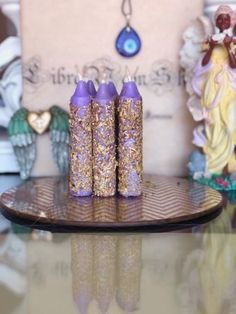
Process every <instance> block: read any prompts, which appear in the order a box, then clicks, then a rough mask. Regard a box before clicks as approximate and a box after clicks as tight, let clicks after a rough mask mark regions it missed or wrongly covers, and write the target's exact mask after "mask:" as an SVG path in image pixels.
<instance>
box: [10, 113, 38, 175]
mask: <svg viewBox="0 0 236 314" xmlns="http://www.w3.org/2000/svg"><path fill="white" fill-rule="evenodd" d="M27 116H28V110H27V109H26V108H24V107H22V108H20V109H19V110H17V111H16V112H15V113H14V115H13V116H12V118H11V120H10V122H9V125H8V129H7V131H8V135H9V138H10V141H11V143H12V146H13V149H14V152H15V155H16V158H17V161H18V164H19V167H20V176H21V178H22V179H23V180H26V179H28V178H29V176H30V174H31V170H32V168H33V164H34V161H35V159H36V134H35V132H34V131H33V129H32V128H31V126H30V125H29V123H28V121H27Z"/></svg>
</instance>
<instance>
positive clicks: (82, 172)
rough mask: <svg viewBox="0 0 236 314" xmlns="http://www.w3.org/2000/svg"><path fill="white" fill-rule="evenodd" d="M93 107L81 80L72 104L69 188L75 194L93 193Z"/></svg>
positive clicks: (85, 194)
mask: <svg viewBox="0 0 236 314" xmlns="http://www.w3.org/2000/svg"><path fill="white" fill-rule="evenodd" d="M91 115H92V108H91V98H90V95H89V92H88V90H87V84H86V82H84V81H82V80H80V81H79V82H78V85H77V87H76V90H75V93H74V95H73V96H72V98H71V105H70V172H69V190H70V194H71V195H74V196H89V195H91V194H92V184H93V176H92V124H91V118H92V116H91Z"/></svg>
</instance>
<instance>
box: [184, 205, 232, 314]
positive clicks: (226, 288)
mask: <svg viewBox="0 0 236 314" xmlns="http://www.w3.org/2000/svg"><path fill="white" fill-rule="evenodd" d="M234 211H235V205H230V204H229V205H227V207H226V208H225V209H224V210H223V211H222V213H221V215H220V216H219V217H217V218H216V219H215V220H213V221H212V222H211V223H210V224H208V225H207V226H206V227H203V235H199V240H200V247H199V248H198V249H197V250H194V251H192V252H191V254H189V255H188V256H187V258H186V261H185V263H184V266H183V273H182V278H183V281H182V284H181V285H180V287H179V291H180V294H179V297H180V301H181V306H182V308H181V310H182V312H181V313H191V314H195V313H196V314H197V313H212V314H222V313H235V310H236V303H235V304H233V302H232V299H233V298H232V295H233V294H234V291H235V288H236V273H235V267H236V251H235V236H234V234H232V233H231V232H232V230H231V229H232V227H231V216H232V213H233V212H234Z"/></svg>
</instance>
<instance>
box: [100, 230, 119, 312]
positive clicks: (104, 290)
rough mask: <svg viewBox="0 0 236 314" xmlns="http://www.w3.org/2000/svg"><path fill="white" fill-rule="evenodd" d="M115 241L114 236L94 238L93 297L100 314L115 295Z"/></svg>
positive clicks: (105, 309)
mask: <svg viewBox="0 0 236 314" xmlns="http://www.w3.org/2000/svg"><path fill="white" fill-rule="evenodd" d="M116 241H117V238H116V237H114V236H95V237H94V297H95V299H96V301H97V303H98V307H99V309H100V311H101V313H102V314H103V313H104V314H105V313H107V311H108V309H109V305H110V304H111V301H112V299H113V297H114V293H115V273H116Z"/></svg>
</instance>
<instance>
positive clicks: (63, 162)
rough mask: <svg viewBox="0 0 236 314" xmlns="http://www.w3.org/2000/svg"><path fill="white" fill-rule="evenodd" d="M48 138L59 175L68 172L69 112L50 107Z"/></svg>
mask: <svg viewBox="0 0 236 314" xmlns="http://www.w3.org/2000/svg"><path fill="white" fill-rule="evenodd" d="M50 113H51V115H52V120H51V124H50V139H51V144H52V153H53V158H54V160H55V162H56V164H57V167H58V169H59V171H60V174H61V175H65V174H67V172H68V167H69V114H68V113H67V112H66V111H65V110H63V109H61V108H60V107H58V106H53V107H52V108H51V109H50Z"/></svg>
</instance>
